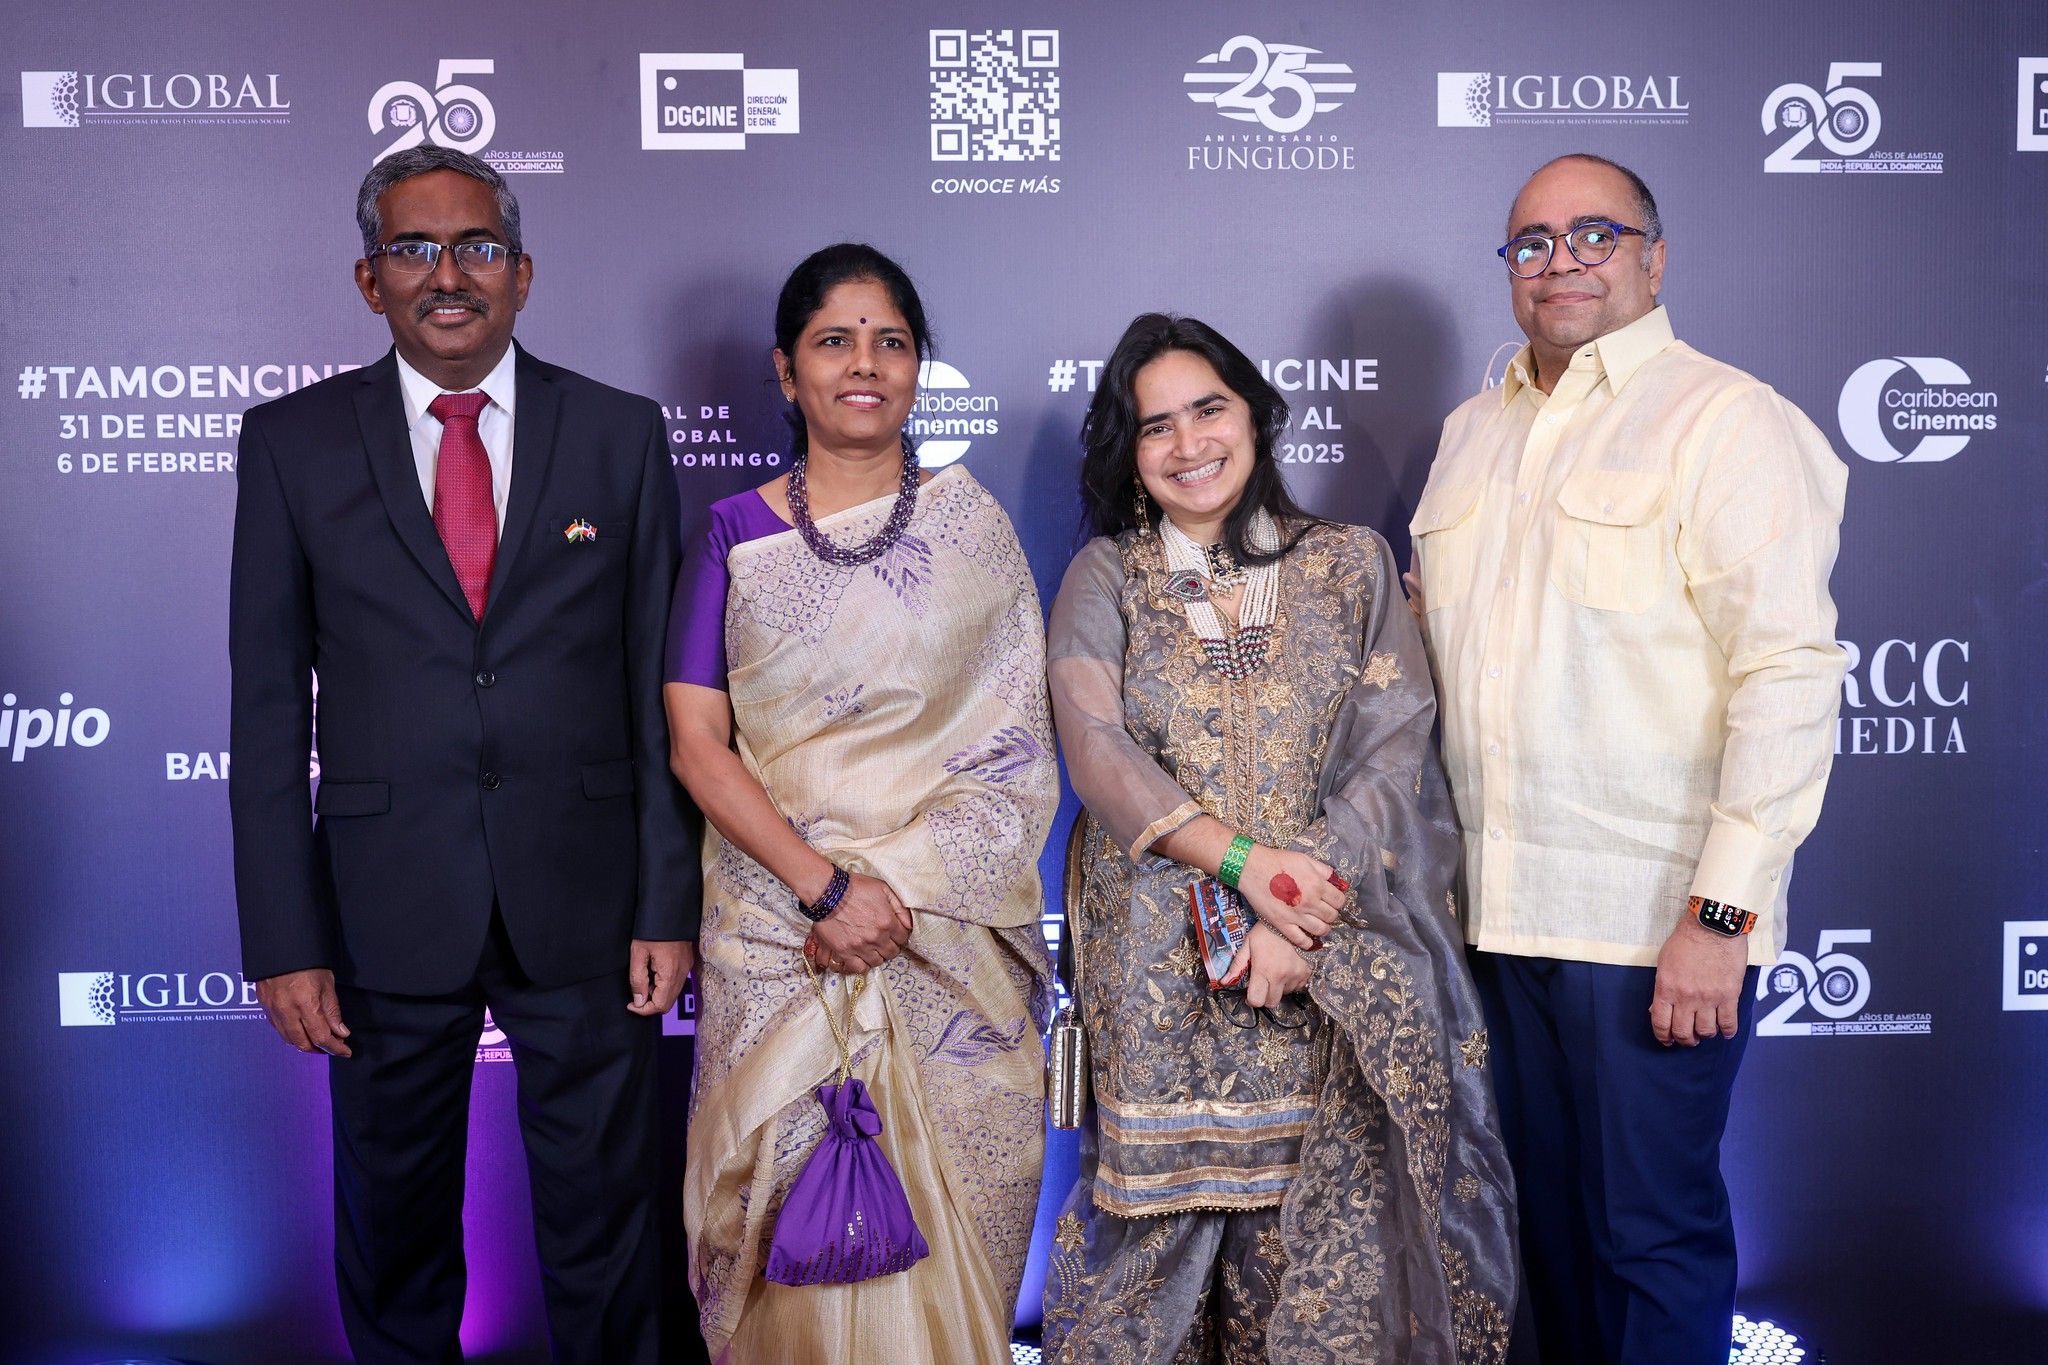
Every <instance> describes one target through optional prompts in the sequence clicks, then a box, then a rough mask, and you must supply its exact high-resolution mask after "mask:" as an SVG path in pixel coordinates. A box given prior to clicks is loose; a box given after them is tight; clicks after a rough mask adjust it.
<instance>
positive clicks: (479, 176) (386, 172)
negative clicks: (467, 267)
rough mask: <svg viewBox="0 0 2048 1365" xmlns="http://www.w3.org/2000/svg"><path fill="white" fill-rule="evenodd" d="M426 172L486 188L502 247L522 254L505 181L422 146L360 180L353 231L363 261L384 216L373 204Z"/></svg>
mask: <svg viewBox="0 0 2048 1365" xmlns="http://www.w3.org/2000/svg"><path fill="white" fill-rule="evenodd" d="M428 171H456V172H459V173H461V174H463V175H466V176H468V177H469V178H470V179H471V180H479V181H482V182H483V183H484V184H486V185H488V186H490V187H491V193H492V194H494V195H496V196H497V200H498V217H499V218H500V219H501V220H503V222H504V224H505V245H507V246H509V247H511V248H512V250H513V251H514V252H515V253H523V252H524V251H525V247H524V245H523V244H522V243H521V242H520V240H519V201H518V200H517V199H514V198H513V197H512V191H511V189H510V188H509V187H507V186H506V184H505V177H504V176H502V175H499V174H498V173H497V172H496V171H494V170H492V169H491V168H490V167H489V166H487V165H485V164H484V163H483V162H481V161H479V160H477V159H476V158H475V157H473V156H471V155H470V154H469V153H467V152H458V151H453V150H451V149H449V148H447V147H436V146H434V145H433V144H432V143H423V144H422V145H420V146H418V147H408V148H406V149H405V150H404V151H402V152H393V153H392V154H391V155H390V156H387V157H385V158H384V159H383V160H382V161H379V162H378V163H377V164H376V165H374V166H372V167H370V173H369V174H368V175H366V176H364V177H363V187H362V188H361V189H359V190H357V191H356V227H357V228H359V229H361V231H362V234H363V255H364V257H366V258H367V257H368V256H369V254H370V253H371V252H373V251H375V250H376V249H377V246H378V243H379V241H380V240H381V239H382V238H383V236H384V216H383V215H382V214H380V213H379V212H377V200H378V199H379V198H381V197H382V196H383V194H384V191H386V190H388V189H390V188H391V187H392V186H393V185H396V184H397V183H398V182H399V181H401V180H410V179H412V178H413V177H414V176H416V175H425V174H426V173H427V172H428Z"/></svg>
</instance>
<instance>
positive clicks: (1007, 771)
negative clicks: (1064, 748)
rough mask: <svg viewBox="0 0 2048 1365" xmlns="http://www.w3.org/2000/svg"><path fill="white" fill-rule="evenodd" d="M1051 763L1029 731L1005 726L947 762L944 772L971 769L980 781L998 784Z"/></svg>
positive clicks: (1049, 757)
mask: <svg viewBox="0 0 2048 1365" xmlns="http://www.w3.org/2000/svg"><path fill="white" fill-rule="evenodd" d="M1051 760H1052V755H1050V754H1048V753H1047V752H1046V751H1045V746H1044V745H1042V744H1040V743H1039V742H1038V740H1037V738H1036V737H1034V736H1033V735H1032V733H1031V732H1030V731H1029V730H1027V729H1025V728H1024V727H1023V726H1021V725H1006V726H1004V727H1003V728H1002V729H1000V730H998V731H996V732H995V733H994V734H993V735H990V736H989V737H988V738H987V739H985V740H983V741H982V742H981V743H979V744H975V745H971V746H969V747H968V748H965V749H962V750H961V751H960V752H959V753H956V754H954V755H953V756H952V757H951V758H948V759H947V760H946V771H947V772H949V773H959V772H966V771H967V770H968V769H970V768H972V769H974V770H975V774H976V776H978V777H980V778H981V779H982V780H983V781H985V782H997V783H1001V782H1008V781H1010V780H1011V779H1012V778H1015V777H1018V776H1020V775H1027V774H1029V773H1030V771H1031V769H1032V768H1034V767H1035V766H1037V765H1038V764H1040V763H1049V762H1051Z"/></svg>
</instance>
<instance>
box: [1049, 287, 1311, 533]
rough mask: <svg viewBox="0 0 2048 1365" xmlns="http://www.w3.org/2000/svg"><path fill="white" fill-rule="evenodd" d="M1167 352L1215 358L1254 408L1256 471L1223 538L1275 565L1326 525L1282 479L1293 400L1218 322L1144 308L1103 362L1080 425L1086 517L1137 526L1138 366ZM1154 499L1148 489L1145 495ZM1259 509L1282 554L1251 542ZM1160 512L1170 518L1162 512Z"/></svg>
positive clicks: (1118, 527) (1110, 525)
mask: <svg viewBox="0 0 2048 1365" xmlns="http://www.w3.org/2000/svg"><path fill="white" fill-rule="evenodd" d="M1168 351H1186V352H1187V353H1188V354H1190V355H1197V356H1200V357H1201V358H1202V359H1204V360H1206V361H1208V362H1209V365H1210V367H1211V368H1212V369H1214V370H1215V371H1216V374H1217V376H1218V377H1219V378H1220V379H1222V381H1223V382H1224V384H1225V385H1226V386H1227V387H1228V388H1229V389H1230V391H1231V392H1233V393H1235V394H1236V395H1237V396H1238V397H1240V398H1242V399H1244V401H1245V402H1246V403H1247V404H1248V405H1250V407H1251V410H1252V432H1253V437H1252V472H1251V477H1250V479H1248V480H1247V481H1246V482H1245V486H1244V495H1243V496H1242V497H1240V498H1239V499H1238V500H1237V506H1235V507H1233V508H1231V509H1230V515H1229V516H1227V517H1225V518H1224V521H1223V541H1224V543H1225V544H1226V545H1228V546H1229V547H1230V553H1231V554H1232V555H1234V556H1236V557H1237V562H1238V563H1240V564H1270V563H1272V562H1273V561H1274V560H1276V559H1278V558H1280V557H1281V556H1282V555H1284V554H1286V553H1287V552H1288V551H1289V550H1291V549H1293V548H1294V547H1295V544H1296V543H1297V542H1299V541H1300V539H1301V537H1302V536H1303V534H1304V533H1306V532H1307V530H1308V528H1309V527H1311V526H1314V525H1317V524H1319V523H1320V521H1321V519H1320V518H1318V517H1312V516H1310V515H1309V514H1308V513H1307V512H1304V511H1303V510H1302V509H1301V508H1300V507H1298V506H1296V505H1295V502H1294V499H1293V498H1291V497H1289V496H1288V493H1287V484H1286V483H1285V481H1283V480H1282V479H1281V477H1280V464H1279V461H1278V460H1276V459H1275V458H1274V457H1273V446H1274V444H1275V443H1276V442H1277V441H1278V440H1279V439H1280V433H1281V432H1283V431H1285V430H1287V400H1286V399H1285V398H1282V397H1281V396H1280V391H1279V390H1278V389H1276V388H1274V387H1273V386H1272V385H1271V384H1269V383H1267V382H1266V377H1265V376H1264V375H1262V374H1260V373H1259V367H1258V366H1256V365H1254V364H1252V362H1251V361H1250V360H1248V359H1247V358H1246V357H1245V353H1244V352H1243V351H1240V350H1238V349H1237V347H1235V346H1233V345H1231V344H1230V341H1229V340H1228V339H1227V338H1226V337H1225V336H1224V335H1223V334H1222V333H1221V332H1218V331H1217V330H1216V329H1215V328H1214V327H1211V326H1210V325H1209V324H1208V323H1206V322H1203V321H1201V320H1200V319H1197V318H1183V317H1175V316H1173V315H1172V314H1169V313H1141V314H1139V315H1138V316H1137V317H1136V318H1133V319H1132V320H1131V325H1130V326H1129V327H1126V328H1125V329H1124V334H1123V337H1122V339H1121V340H1119V341H1118V342H1117V344H1116V350H1114V351H1113V352H1111V353H1110V357H1109V363H1108V364H1107V365H1105V366H1103V369H1102V379H1101V382H1100V383H1098V384H1097V385H1096V388H1095V397H1094V398H1092V399H1090V400H1089V403H1088V415H1087V417H1085V418H1083V419H1082V422H1081V446H1082V452H1083V453H1082V456H1081V516H1082V523H1083V525H1084V527H1085V528H1086V529H1087V530H1089V531H1091V532H1093V533H1094V534H1095V535H1098V536H1117V535H1121V534H1122V533H1124V532H1125V531H1129V530H1134V529H1136V527H1137V525H1138V522H1137V510H1136V507H1135V505H1134V504H1135V501H1136V498H1135V496H1134V490H1135V489H1136V488H1139V487H1142V485H1141V484H1139V482H1138V419H1139V418H1140V417H1141V416H1143V415H1144V414H1142V413H1140V412H1139V411H1138V397H1137V382H1138V371H1140V370H1142V369H1144V368H1145V367H1146V366H1147V365H1149V364H1151V363H1152V362H1153V361H1155V360H1157V359H1158V358H1159V357H1160V356H1162V355H1164V354H1166V353H1167V352H1168ZM1145 501H1146V505H1147V506H1148V508H1149V507H1150V506H1151V504H1152V499H1151V496H1150V495H1149V494H1147V495H1146V498H1145ZM1260 509H1264V510H1265V511H1266V512H1268V513H1270V514H1271V515H1272V517H1273V520H1274V521H1275V522H1277V523H1279V525H1280V527H1281V544H1280V548H1279V549H1278V550H1277V551H1274V552H1272V553H1268V554H1261V553H1259V552H1258V551H1257V550H1254V549H1253V548H1252V546H1251V544H1250V542H1249V538H1250V534H1251V524H1252V518H1253V516H1255V515H1256V514H1257V513H1258V512H1259V511H1260ZM1160 515H1164V514H1163V513H1161V514H1160Z"/></svg>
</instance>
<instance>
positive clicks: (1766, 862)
mask: <svg viewBox="0 0 2048 1365" xmlns="http://www.w3.org/2000/svg"><path fill="white" fill-rule="evenodd" d="M1534 378H1535V362H1534V360H1533V359H1532V357H1531V354H1530V351H1529V349H1528V348H1527V347H1524V348H1523V350H1522V351H1521V353H1520V354H1519V355H1517V356H1516V358H1515V360H1514V362H1513V364H1512V365H1511V366H1510V367H1509V370H1508V375H1507V378H1506V380H1505V381H1504V382H1503V383H1502V384H1501V386H1500V388H1499V390H1498V391H1489V392H1485V393H1481V394H1478V395H1477V396H1475V397H1473V398H1471V399H1469V400H1467V401H1466V402H1465V403H1464V404H1463V405H1461V406H1460V407H1459V408H1458V409H1457V411H1455V412H1453V413H1452V414H1451V415H1450V417H1449V419H1447V420H1446V421H1445V423H1444V432H1443V440H1442V443H1441V444H1440V445H1439V447H1438V449H1437V455H1436V462H1435V464H1434V465H1432V466H1431V468H1430V472H1429V484H1428V486H1427V487H1426V488H1424V490H1423V494H1422V501H1421V504H1420V505H1419V506H1418V507H1417V509H1416V513H1415V518H1414V520H1413V521H1412V522H1411V523H1410V524H1409V530H1410V532H1411V533H1412V535H1413V537H1414V542H1415V547H1416V557H1417V560H1418V561H1419V564H1420V569H1421V575H1422V596H1423V602H1424V604H1425V606H1426V608H1427V612H1426V620H1425V622H1424V631H1423V634H1424V638H1425V640H1426V642H1427V644H1428V647H1429V653H1430V662H1431V664H1432V666H1433V667H1434V668H1435V669H1436V678H1437V689H1438V694H1439V696H1440V697H1441V699H1442V705H1443V727H1444V729H1443V733H1444V762H1445V767H1446V769H1447V771H1448V773H1449V776H1450V782H1451V789H1452V792H1453V794H1454V796H1455V797H1456V800H1457V807H1458V819H1459V824H1460V825H1461V826H1462V827H1463V832H1464V841H1465V893H1464V894H1465V902H1466V903H1465V904H1464V906H1463V907H1462V909H1463V911H1464V914H1465V933H1466V937H1467V939H1468V940H1469V941H1471V942H1472V943H1475V944H1477V945H1478V946H1479V947H1480V948H1482V949H1485V950H1487V951H1490V952H1499V953H1514V954H1520V955H1524V956H1531V957H1554V958H1564V959H1571V960H1576V961H1582V962H1604V963H1618V964H1622V965H1628V966H1653V965H1655V963H1656V961H1657V952H1658V949H1659V948H1661V947H1662V946H1663V943H1664V941H1665V939H1666V938H1667V937H1669V935H1670V933H1671V931H1672V929H1673V927H1674V926H1675V925H1676V924H1677V923H1678V921H1679V919H1680V917H1681V916H1683V915H1684V914H1685V913H1686V901H1687V898H1688V897H1689V896H1694V895H1698V896H1705V897H1708V898H1710V899H1712V900H1718V901H1722V902H1725V903H1728V904H1732V905H1737V906H1740V907H1741V908H1743V909H1745V910H1751V911H1754V912H1755V913H1756V914H1757V916H1758V924H1757V927H1756V930H1755V932H1754V933H1753V934H1752V935H1751V938H1750V945H1749V960H1750V962H1752V963H1754V964H1758V965H1764V964H1768V963H1770V962H1772V961H1774V960H1775V959H1776V957H1777V955H1778V953H1779V952H1780V951H1782V950H1783V948H1784V946H1785V891H1786V887H1787V886H1788V884H1789V883H1790V881H1791V869H1792V853H1793V850H1794V849H1795V848H1797V847H1798V846H1799V842H1800V840H1802V839H1803V838H1805V837H1806V835H1807V834H1808V832H1810V831H1811V830H1812V829H1813V825H1814V821H1815V819H1816V818H1818V816H1819V814H1820V806H1821V796H1822V793H1823V791H1824V789H1825V788H1826V785H1827V777H1828V769H1829V766H1830V764H1831V763H1832V761H1833V750H1834V743H1833V731H1834V720H1835V712H1836V709H1837V706H1838V705H1839V702H1840V698H1841V679H1842V670H1843V666H1844V653H1843V651H1842V649H1841V648H1840V646H1838V645H1837V644H1836V643H1835V635H1834V631H1835V605H1834V601H1833V599H1832V598H1830V597H1829V595H1828V573H1829V571H1830V570H1831V569H1832V568H1833V566H1834V562H1835V551H1836V548H1837V545H1838V543H1839V540H1840V528H1841V519H1842V495H1843V490H1844V487H1845V485H1846V484H1847V482H1848V471H1847V469H1845V468H1844V466H1843V464H1842V462H1841V460H1840V459H1838V458H1837V457H1836V456H1835V453H1834V451H1833V450H1832V449H1831V448H1830V447H1829V445H1828V441H1827V438H1826V437H1825V436H1823V435H1822V434H1821V433H1820V431H1819V430H1818V429H1817V428H1815V426H1814V425H1813V423H1812V422H1810V421H1808V420H1807V419H1806V417H1805V415H1804V414H1802V413H1801V412H1800V411H1799V409H1797V408H1795V407H1794V406H1792V404H1790V403H1788V402H1786V401H1785V400H1784V399H1783V398H1781V397H1779V396H1778V394H1777V393H1776V392H1774V391H1773V390H1772V389H1771V388H1770V387H1769V386H1768V385H1765V384H1763V383H1761V382H1759V381H1758V380H1756V379H1754V378H1752V377H1751V376H1749V375H1747V374H1744V373H1742V372H1741V371H1740V370H1737V369H1734V368H1732V367H1731V366H1728V365H1724V364H1722V363H1720V362H1719V361H1716V360H1710V359H1708V358H1707V357H1706V356H1703V355H1701V354H1700V353H1699V352H1697V351H1695V350H1693V349H1692V348H1691V347H1690V346H1688V345H1686V344H1685V343H1684V342H1682V341H1678V340H1676V339H1675V338H1674V337H1673V336H1672V332H1671V323H1670V320H1669V318H1668V317H1667V316H1666V314H1665V311H1664V309H1662V308H1657V309H1654V310H1653V311H1651V312H1650V313H1649V314H1648V315H1646V316H1644V317H1642V318H1639V319H1637V320H1636V321H1635V322H1632V323H1630V324H1629V325H1628V326H1626V327H1623V328H1621V329H1620V330H1618V331H1615V332H1612V333H1610V334H1608V335H1607V336H1604V337H1601V338H1600V339H1598V340H1597V341H1594V342H1591V343H1589V344H1588V345H1586V346H1584V347H1581V348H1580V350H1579V351H1578V353H1577V354H1576V355H1574V356H1573V357H1572V360H1571V364H1570V366H1569V367H1568V368H1567V369H1566V370H1565V372H1564V374H1563V375H1561V376H1560V377H1559V379H1558V382H1557V385H1556V388H1555V390H1554V391H1553V392H1552V393H1551V394H1549V395H1548V396H1547V397H1546V396H1545V395H1544V393H1543V392H1542V391H1541V390H1540V389H1538V388H1536V387H1535V384H1534V382H1533V380H1534Z"/></svg>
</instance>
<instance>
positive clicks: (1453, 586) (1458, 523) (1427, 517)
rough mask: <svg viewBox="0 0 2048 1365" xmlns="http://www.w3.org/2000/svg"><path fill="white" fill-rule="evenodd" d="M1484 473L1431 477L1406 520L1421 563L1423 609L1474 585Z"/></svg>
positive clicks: (1446, 602)
mask: <svg viewBox="0 0 2048 1365" xmlns="http://www.w3.org/2000/svg"><path fill="white" fill-rule="evenodd" d="M1485 487H1486V481H1485V480H1484V479H1460V480H1455V481H1445V482H1442V483H1432V484H1431V485H1430V486H1429V487H1428V488H1426V489H1424V490H1423V493H1422V501H1421V503H1420V504H1418V505H1417V507H1416V509H1415V516H1414V517H1413V519H1411V520H1410V521H1409V523H1408V534H1409V537H1410V538H1411V539H1412V540H1413V542H1414V544H1415V558H1416V561H1417V563H1418V564H1419V565H1420V566H1421V569H1422V605H1423V608H1424V610H1425V611H1435V610H1437V609H1438V608H1439V607H1448V606H1455V605H1458V604H1459V602H1460V601H1461V600H1462V599H1463V598H1464V596H1465V594H1466V593H1467V592H1469V591H1470V590H1471V587H1472V577H1473V570H1474V562H1475V561H1476V559H1477V558H1478V554H1479V543H1478V542H1479V517H1478V511H1479V495H1480V493H1481V492H1482V491H1484V489H1485Z"/></svg>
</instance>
